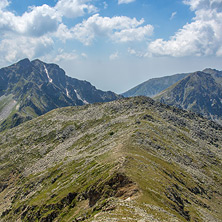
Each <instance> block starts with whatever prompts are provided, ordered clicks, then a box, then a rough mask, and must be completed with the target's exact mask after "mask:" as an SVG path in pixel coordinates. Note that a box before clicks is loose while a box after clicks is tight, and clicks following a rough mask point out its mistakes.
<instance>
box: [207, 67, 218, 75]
mask: <svg viewBox="0 0 222 222" xmlns="http://www.w3.org/2000/svg"><path fill="white" fill-rule="evenodd" d="M203 72H205V73H209V74H215V73H217V72H218V70H216V69H212V68H206V69H204V70H203Z"/></svg>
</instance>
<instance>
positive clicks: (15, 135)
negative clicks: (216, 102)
mask: <svg viewBox="0 0 222 222" xmlns="http://www.w3.org/2000/svg"><path fill="white" fill-rule="evenodd" d="M221 144H222V128H221V126H220V125H217V124H216V123H214V122H212V121H209V120H207V119H204V118H202V117H201V116H199V115H196V114H194V113H190V112H187V111H183V110H180V109H177V108H173V107H169V106H166V105H162V104H160V103H158V102H155V101H154V100H152V99H149V98H146V97H135V98H129V99H122V100H117V101H113V102H109V103H103V104H92V105H91V104H89V105H86V106H78V107H66V108H60V109H56V110H53V111H51V112H49V113H47V114H45V115H42V116H40V117H38V118H35V119H33V120H31V121H29V122H26V123H24V124H21V125H20V126H18V127H15V128H13V129H10V130H6V131H4V132H1V133H0V157H1V158H0V181H1V183H0V199H1V201H0V211H1V213H2V216H1V221H19V220H22V221H140V220H141V221H142V220H143V221H161V222H162V221H220V220H222V214H221V197H222V190H221V184H222V170H221V169H222V167H221V159H222V155H221V149H222V147H221Z"/></svg>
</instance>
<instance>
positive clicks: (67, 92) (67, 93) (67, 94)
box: [66, 88, 71, 98]
mask: <svg viewBox="0 0 222 222" xmlns="http://www.w3.org/2000/svg"><path fill="white" fill-rule="evenodd" d="M66 96H67V97H69V98H71V97H70V95H69V91H68V89H67V88H66Z"/></svg>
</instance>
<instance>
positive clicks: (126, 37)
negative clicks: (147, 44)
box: [112, 25, 153, 42]
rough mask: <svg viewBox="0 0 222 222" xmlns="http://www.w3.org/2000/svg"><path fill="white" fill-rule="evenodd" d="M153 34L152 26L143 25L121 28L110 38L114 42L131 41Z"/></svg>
mask: <svg viewBox="0 0 222 222" xmlns="http://www.w3.org/2000/svg"><path fill="white" fill-rule="evenodd" d="M152 34H153V26H152V25H146V26H143V27H138V28H132V29H123V30H121V31H119V32H115V33H114V34H113V36H112V39H113V40H114V41H116V42H132V41H143V40H144V39H146V37H149V36H151V35H152Z"/></svg>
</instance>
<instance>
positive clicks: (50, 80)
mask: <svg viewBox="0 0 222 222" xmlns="http://www.w3.org/2000/svg"><path fill="white" fill-rule="evenodd" d="M44 68H45V73H46V75H47V77H48V80H49V82H51V83H52V79H51V78H50V77H49V73H48V70H47V68H46V66H45V65H44Z"/></svg>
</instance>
